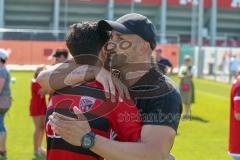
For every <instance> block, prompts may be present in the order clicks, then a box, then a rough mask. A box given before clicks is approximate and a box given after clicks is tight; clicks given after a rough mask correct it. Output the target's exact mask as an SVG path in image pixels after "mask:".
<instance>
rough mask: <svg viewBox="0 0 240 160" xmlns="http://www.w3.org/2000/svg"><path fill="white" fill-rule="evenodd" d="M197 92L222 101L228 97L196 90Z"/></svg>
mask: <svg viewBox="0 0 240 160" xmlns="http://www.w3.org/2000/svg"><path fill="white" fill-rule="evenodd" d="M197 92H200V93H203V94H206V95H209V96H213V97H216V98H222V99H224V100H228V99H229V97H224V96H219V95H216V94H212V93H208V92H206V91H201V90H197Z"/></svg>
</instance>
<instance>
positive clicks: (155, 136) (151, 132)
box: [91, 125, 176, 160]
mask: <svg viewBox="0 0 240 160" xmlns="http://www.w3.org/2000/svg"><path fill="white" fill-rule="evenodd" d="M175 136H176V132H175V131H174V130H173V129H172V128H170V127H167V126H153V125H145V126H143V128H142V132H141V142H135V143H129V142H118V141H110V140H109V139H107V138H104V137H102V136H98V135H97V136H96V139H95V145H94V146H93V147H92V148H91V150H92V151H93V152H95V153H97V154H99V155H101V156H103V157H104V158H106V159H114V160H146V159H147V160H165V159H167V158H168V156H169V152H170V150H171V148H172V145H173V142H174V138H175Z"/></svg>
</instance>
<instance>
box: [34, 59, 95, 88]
mask: <svg viewBox="0 0 240 160" xmlns="http://www.w3.org/2000/svg"><path fill="white" fill-rule="evenodd" d="M98 70H99V68H97V67H95V66H89V65H77V64H68V63H62V64H57V65H54V66H51V68H49V69H47V70H45V71H42V72H40V74H39V75H38V77H37V82H38V83H39V84H40V85H41V87H42V88H43V89H45V90H47V91H54V90H58V89H62V88H64V87H67V86H70V85H74V84H77V83H81V82H86V81H89V80H92V79H95V74H96V73H97V71H98Z"/></svg>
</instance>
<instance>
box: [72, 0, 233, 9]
mask: <svg viewBox="0 0 240 160" xmlns="http://www.w3.org/2000/svg"><path fill="white" fill-rule="evenodd" d="M131 1H132V0H115V3H116V4H131ZM69 2H76V3H79V0H69ZM82 2H92V3H94V2H95V3H107V2H108V0H82ZM167 2H168V5H170V6H179V5H181V4H180V0H167ZM160 3H161V0H142V2H141V4H152V5H160ZM217 3H218V7H219V8H232V7H231V3H232V0H217ZM186 6H188V7H191V3H188V4H187V5H186ZM204 6H205V7H206V8H210V7H211V6H212V1H211V0H204Z"/></svg>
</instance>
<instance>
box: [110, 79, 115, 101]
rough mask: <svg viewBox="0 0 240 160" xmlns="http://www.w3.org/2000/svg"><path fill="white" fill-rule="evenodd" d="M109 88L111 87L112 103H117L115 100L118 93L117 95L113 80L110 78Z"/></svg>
mask: <svg viewBox="0 0 240 160" xmlns="http://www.w3.org/2000/svg"><path fill="white" fill-rule="evenodd" d="M109 87H110V93H111V101H112V102H113V103H115V102H116V99H115V95H116V93H115V87H114V84H113V81H112V78H110V80H109Z"/></svg>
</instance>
